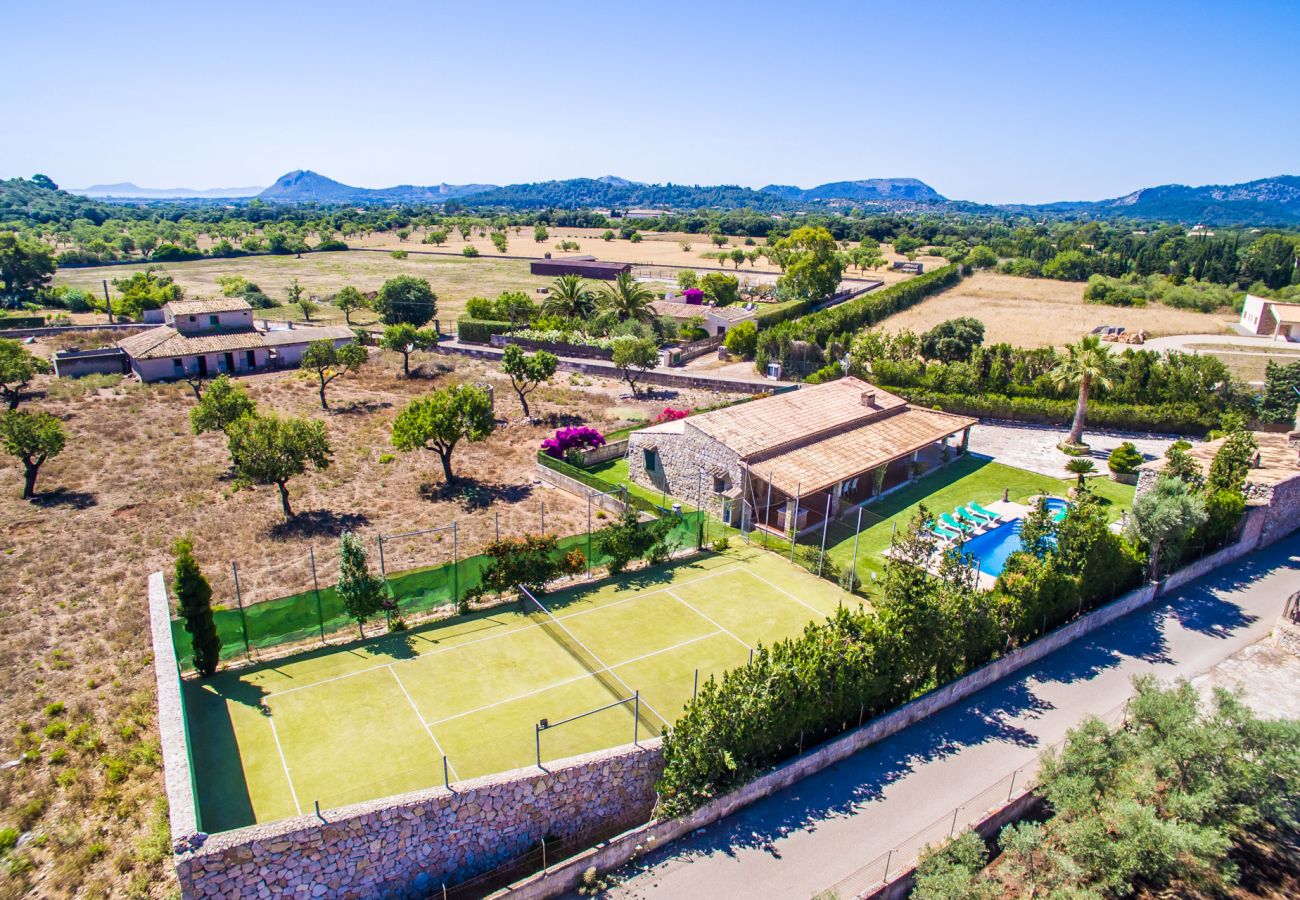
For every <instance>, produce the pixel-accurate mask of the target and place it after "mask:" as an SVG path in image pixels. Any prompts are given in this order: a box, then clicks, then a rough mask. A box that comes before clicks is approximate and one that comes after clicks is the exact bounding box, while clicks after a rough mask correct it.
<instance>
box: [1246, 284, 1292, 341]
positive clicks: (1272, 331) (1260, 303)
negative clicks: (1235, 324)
mask: <svg viewBox="0 0 1300 900" xmlns="http://www.w3.org/2000/svg"><path fill="white" fill-rule="evenodd" d="M1241 328H1242V330H1243V331H1245V332H1247V333H1248V334H1255V335H1260V336H1262V337H1270V338H1273V339H1274V340H1283V341H1300V303H1282V302H1280V301H1278V300H1269V299H1268V298H1266V297H1256V296H1254V295H1253V294H1247V295H1246V302H1245V303H1244V304H1243V305H1242V307H1241Z"/></svg>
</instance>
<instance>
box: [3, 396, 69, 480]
mask: <svg viewBox="0 0 1300 900" xmlns="http://www.w3.org/2000/svg"><path fill="white" fill-rule="evenodd" d="M66 442H67V435H66V434H65V433H64V431H63V423H62V422H60V421H59V420H58V419H57V418H55V417H54V416H52V415H50V414H49V413H47V412H36V413H32V412H27V411H26V410H18V409H11V410H8V411H6V412H5V413H4V414H3V415H0V446H3V447H4V451H5V452H6V453H8V454H9V455H10V456H14V457H17V458H18V461H19V462H21V463H22V464H23V499H24V500H30V499H32V497H34V496H36V476H37V474H38V473H39V472H40V470H41V466H42V465H44V464H45V461H46V460H47V459H49V458H50V457H51V456H58V455H59V453H61V452H62V451H63V445H64V444H65V443H66Z"/></svg>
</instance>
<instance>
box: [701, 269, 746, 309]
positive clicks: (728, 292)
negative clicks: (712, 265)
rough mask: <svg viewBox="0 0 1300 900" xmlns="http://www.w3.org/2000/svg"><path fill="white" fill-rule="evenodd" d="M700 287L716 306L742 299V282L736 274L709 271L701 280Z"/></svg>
mask: <svg viewBox="0 0 1300 900" xmlns="http://www.w3.org/2000/svg"><path fill="white" fill-rule="evenodd" d="M699 287H700V290H702V291H704V296H705V297H708V298H709V299H710V300H712V301H713V303H714V305H715V306H727V305H728V304H731V303H736V302H738V301H739V300H740V282H739V281H738V280H737V279H736V276H735V275H723V274H722V273H721V272H709V273H708V274H706V275H705V276H704V277H702V278H701V279H700V280H699Z"/></svg>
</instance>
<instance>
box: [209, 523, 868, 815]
mask: <svg viewBox="0 0 1300 900" xmlns="http://www.w3.org/2000/svg"><path fill="white" fill-rule="evenodd" d="M541 601H542V602H543V603H544V604H546V607H547V609H548V610H549V614H548V613H546V612H539V611H537V610H535V609H534V611H533V612H532V613H531V614H529V613H525V612H523V611H519V610H518V609H516V608H515V607H514V606H512V607H511V608H509V609H493V610H490V611H484V612H482V613H472V614H470V615H468V616H461V617H456V618H452V619H448V620H445V621H442V622H439V623H436V624H434V625H431V626H427V627H423V628H417V629H413V630H411V631H409V632H404V633H402V632H399V633H395V634H391V635H387V636H385V637H382V638H379V639H377V640H373V641H370V642H367V643H365V644H357V643H350V644H342V645H338V646H334V647H330V648H326V649H322V650H315V651H312V652H309V653H305V654H302V655H300V656H296V657H290V658H287V659H282V660H278V661H276V662H274V663H269V664H265V665H255V666H252V667H249V668H244V669H232V670H228V671H226V672H223V673H219V674H218V675H217V676H216V677H214V678H211V679H207V680H202V681H187V682H186V684H185V690H186V705H187V707H188V709H189V716H190V725H189V733H190V736H191V739H192V740H193V742H194V743H193V748H194V752H195V766H196V769H197V778H196V781H197V784H198V791H199V814H200V816H201V821H202V825H203V829H204V830H205V831H208V832H217V831H223V830H226V829H229V828H234V827H238V826H242V825H247V824H251V823H253V822H255V821H256V822H264V821H273V820H276V819H282V818H287V817H290V816H295V815H301V814H302V813H304V812H309V811H311V809H313V806H314V804H315V803H317V802H318V803H319V804H320V808H321V809H331V808H337V807H339V806H343V805H347V804H351V803H357V802H361V801H364V800H370V799H374V798H377V797H386V796H390V795H392V794H396V793H402V792H405V791H411V790H418V789H420V788H427V787H433V786H435V785H438V784H441V783H442V780H443V777H444V769H443V757H444V756H445V757H446V760H447V769H446V778H447V779H448V780H449V781H451V782H453V783H454V782H456V781H460V780H464V779H468V778H474V777H477V776H480V775H488V774H492V773H495V772H501V771H506V770H509V769H515V768H522V767H525V766H529V765H533V764H536V763H537V762H538V761H539V759H538V757H539V756H540V762H542V763H546V762H549V761H551V760H555V759H560V758H564V757H567V756H573V755H576V754H579V753H585V752H589V751H592V750H598V749H603V748H605V747H612V746H618V745H621V744H626V743H631V742H632V741H633V740H634V739H635V738H637V737H640V738H648V737H651V736H654V735H657V734H660V733H662V730H663V729H664V727H666V725H668V724H670V723H671V722H672V721H674V720H675V719H676V717H677V714H678V713H679V712H680V711H681V709H682V707H683V706H684V705H685V704H686V703H687V702H688V701H689V700H690V698H691V695H692V692H693V691H694V689H695V685H696V684H697V683H700V684H702V683H703V682H704V681H707V680H708V678H710V677H713V676H717V675H720V674H721V673H722V672H723V671H725V670H726V669H729V668H732V667H735V666H737V665H741V664H743V663H744V662H745V660H746V659H747V657H748V654H749V652H750V650H751V649H753V648H756V647H757V646H758V645H759V644H767V645H770V644H771V643H772V642H774V641H776V640H779V639H781V638H785V637H791V636H793V635H796V634H799V633H800V632H801V631H802V630H803V628H804V626H805V625H806V624H807V623H808V622H810V621H820V620H822V619H823V618H824V617H825V616H827V615H830V614H831V613H833V612H834V610H835V608H836V606H838V605H839V604H840V603H842V602H844V601H849V602H856V601H852V600H851V599H850V598H849V596H848V595H847V594H845V593H843V592H842V591H840V590H839V589H838V588H837V587H835V586H834V585H832V584H830V583H828V582H826V581H822V580H819V579H816V578H814V577H812V576H811V575H809V574H807V573H805V572H804V571H803V570H801V569H798V568H796V567H794V566H791V565H789V564H788V563H786V562H785V561H784V560H782V559H780V558H779V557H777V556H775V555H773V554H767V553H762V552H761V551H757V550H754V549H752V548H749V549H745V548H737V549H734V550H729V551H727V552H724V553H721V554H716V553H711V552H709V553H705V554H703V555H700V556H696V557H691V558H687V559H683V560H680V561H678V562H676V563H673V564H669V565H667V566H664V567H661V568H658V569H655V570H653V571H651V572H636V573H631V574H628V575H624V576H622V577H618V578H610V579H606V580H605V581H602V582H599V583H597V584H596V585H593V586H585V587H579V588H572V589H569V590H565V591H560V592H558V593H554V594H548V595H543V596H542V598H541ZM697 678H698V679H699V681H698V682H697V680H696V679H697ZM633 698H636V699H633ZM622 700H632V702H628V703H622V704H621V705H619V703H618V702H619V701H622ZM584 714H587V715H584ZM541 719H546V720H548V721H549V722H551V723H554V727H551V728H548V729H547V730H545V731H543V732H542V733H541V734H540V735H538V734H537V733H536V731H535V724H536V723H537V722H538V721H539V720H541ZM565 720H568V721H565ZM634 723H635V724H634ZM362 736H364V738H362ZM380 760H382V764H379V765H377V763H379V761H380Z"/></svg>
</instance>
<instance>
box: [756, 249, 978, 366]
mask: <svg viewBox="0 0 1300 900" xmlns="http://www.w3.org/2000/svg"><path fill="white" fill-rule="evenodd" d="M960 280H961V269H960V267H958V266H956V265H949V266H943V267H942V268H939V269H935V270H934V271H933V272H927V273H925V274H924V275H918V276H916V277H915V278H909V279H908V280H907V281H900V282H898V283H897V284H893V285H890V286H889V287H887V288H883V289H881V290H879V291H873V292H871V293H869V294H864V295H862V296H861V297H858V298H857V299H856V300H849V301H848V302H847V303H841V304H839V305H838V306H832V307H830V308H829V309H823V310H821V311H820V312H815V313H812V314H810V315H806V316H803V317H802V318H799V319H796V320H794V321H790V322H783V323H781V324H780V325H777V326H775V327H771V328H768V329H767V330H766V331H763V332H760V333H759V336H758V340H759V346H760V347H763V348H767V349H768V350H769V352H770V350H771V348H773V347H777V346H779V345H780V344H781V343H782V341H810V342H812V343H815V344H822V345H824V344H825V343H826V341H827V339H828V338H830V337H831V336H833V335H836V334H843V333H845V332H853V331H856V330H858V329H859V328H861V327H863V326H864V325H875V324H876V323H877V322H879V321H880V320H881V319H884V318H885V317H887V316H892V315H893V314H894V313H896V312H901V311H903V310H905V309H908V308H909V307H911V306H914V305H916V304H917V303H919V302H921V301H922V300H924V299H925V298H926V297H929V296H930V295H932V294H937V293H938V292H939V291H942V290H944V289H946V288H948V287H951V286H952V285H954V284H956V283H957V282H958V281H960Z"/></svg>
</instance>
